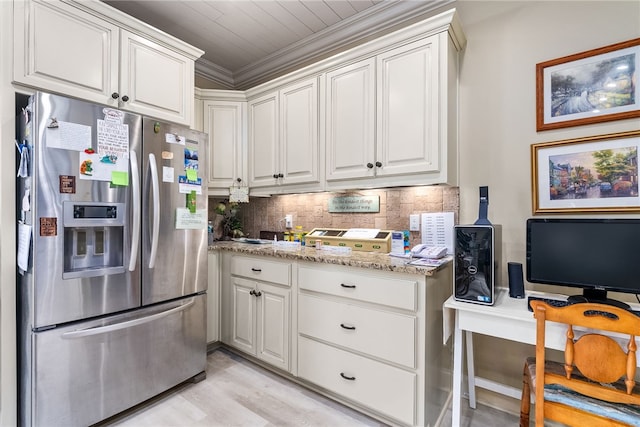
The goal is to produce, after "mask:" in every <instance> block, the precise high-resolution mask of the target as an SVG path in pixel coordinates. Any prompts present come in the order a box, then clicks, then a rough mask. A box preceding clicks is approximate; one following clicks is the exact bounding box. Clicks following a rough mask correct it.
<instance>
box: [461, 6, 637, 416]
mask: <svg viewBox="0 0 640 427" xmlns="http://www.w3.org/2000/svg"><path fill="white" fill-rule="evenodd" d="M456 7H457V8H458V11H459V13H460V17H461V20H462V25H463V28H464V30H465V33H466V35H467V40H468V44H467V47H466V50H465V52H464V53H463V59H462V63H461V75H460V223H463V224H464V223H473V222H474V221H475V219H476V218H477V216H478V187H479V186H482V185H488V186H489V219H490V220H491V221H492V222H493V223H495V224H501V225H502V227H503V243H502V253H503V259H502V261H503V266H505V268H504V269H503V271H502V278H503V282H502V283H503V285H505V286H506V285H507V280H506V262H507V261H514V262H520V263H524V258H525V249H526V248H525V222H526V219H527V218H529V217H531V216H532V199H531V163H530V162H531V159H530V155H529V149H530V145H531V144H534V143H539V142H550V141H557V140H563V139H569V138H578V137H585V136H591V135H600V134H609V133H614V132H621V131H626V130H633V129H640V120H636V119H632V120H621V121H617V122H609V123H602V124H597V125H590V126H578V127H573V128H565V129H562V130H551V131H544V132H536V115H535V114H536V99H535V88H536V85H535V66H536V63H539V62H544V61H547V60H551V59H555V58H560V57H563V56H567V55H571V54H575V53H579V52H583V51H586V50H591V49H594V48H598V47H602V46H606V45H609V44H614V43H618V42H621V41H625V40H629V39H633V38H637V37H640V2H639V1H584V2H577V1H511V2H509V1H495V2H488V1H460V2H458V4H457V5H456ZM627 216H629V215H627ZM635 216H636V217H637V216H638V215H635ZM527 288H528V289H540V290H544V289H549V288H542V287H534V286H533V285H531V284H527ZM565 291H566V289H565ZM505 327H508V325H505ZM532 354H533V348H532V347H529V346H525V345H513V344H509V343H506V342H500V341H499V340H492V339H487V338H483V337H478V338H477V339H476V365H477V371H479V374H480V375H484V376H488V377H491V378H494V379H496V380H501V381H505V382H507V383H509V384H510V385H512V386H514V387H520V384H521V371H522V366H523V358H524V356H525V355H532ZM496 356H499V357H496ZM480 398H481V399H482V398H484V399H485V400H486V399H491V400H492V401H493V402H494V403H496V401H495V399H494V396H490V395H487V394H484V395H481V397H480ZM498 403H499V404H505V402H503V401H500V402H498ZM506 404H507V405H509V408H510V409H512V410H514V411H515V410H516V406H515V402H509V401H507V402H506Z"/></svg>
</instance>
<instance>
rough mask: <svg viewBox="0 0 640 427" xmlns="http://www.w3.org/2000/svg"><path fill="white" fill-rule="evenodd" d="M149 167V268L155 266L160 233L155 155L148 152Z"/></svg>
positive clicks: (158, 189)
mask: <svg viewBox="0 0 640 427" xmlns="http://www.w3.org/2000/svg"><path fill="white" fill-rule="evenodd" d="M149 169H150V170H151V187H152V189H153V229H152V232H151V253H150V254H149V268H153V267H155V266H156V254H157V253H158V238H159V235H160V188H159V185H158V167H157V165H156V156H155V155H154V154H153V153H149Z"/></svg>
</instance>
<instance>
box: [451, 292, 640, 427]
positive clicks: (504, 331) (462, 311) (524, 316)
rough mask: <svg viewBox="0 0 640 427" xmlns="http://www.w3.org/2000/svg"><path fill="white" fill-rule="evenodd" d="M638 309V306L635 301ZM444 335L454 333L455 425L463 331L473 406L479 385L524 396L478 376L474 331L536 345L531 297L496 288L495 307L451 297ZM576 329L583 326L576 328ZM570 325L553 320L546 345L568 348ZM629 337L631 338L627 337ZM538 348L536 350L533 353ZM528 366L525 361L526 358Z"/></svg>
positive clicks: (509, 394)
mask: <svg viewBox="0 0 640 427" xmlns="http://www.w3.org/2000/svg"><path fill="white" fill-rule="evenodd" d="M529 295H544V294H541V293H539V292H531V291H527V296H529ZM631 305H632V306H633V308H634V310H636V309H638V307H637V306H636V305H635V304H631ZM443 316H444V319H443V328H444V333H443V338H444V343H445V344H446V343H447V341H449V338H450V337H451V333H452V332H453V339H454V341H453V404H452V409H451V421H452V426H453V427H457V426H459V425H460V405H461V398H462V378H463V367H462V352H463V343H462V332H463V331H464V332H465V338H466V339H465V341H466V350H467V376H468V382H469V406H471V407H472V408H474V409H475V407H476V396H475V387H476V386H477V387H482V388H485V389H488V390H492V391H494V392H497V393H501V394H504V395H507V396H511V397H514V398H516V399H520V395H521V391H520V389H516V388H514V387H509V386H506V385H503V384H499V383H497V382H495V381H491V380H487V379H485V378H480V377H476V376H475V373H474V363H473V333H478V334H484V335H488V336H492V337H497V338H503V339H506V340H510V341H516V342H521V343H526V344H531V345H535V343H536V324H535V319H534V318H533V313H532V312H530V311H529V310H527V298H526V297H525V298H524V299H516V298H510V297H509V290H508V289H505V288H500V289H498V290H496V303H495V304H494V305H492V306H487V305H480V304H471V303H468V302H460V301H455V300H454V299H453V296H451V297H450V298H449V299H448V300H447V301H445V303H444V305H443ZM575 330H576V332H579V331H580V329H579V328H576V329H575ZM565 334H566V326H563V325H561V324H556V323H552V322H549V323H548V324H547V332H546V340H545V341H546V347H547V348H552V349H556V350H564V347H565V340H566V335H565ZM627 340H628V337H627ZM534 354H535V351H534V350H533V349H532V351H531V355H532V356H533V355H534ZM522 363H523V366H524V360H523V361H522ZM638 366H640V358H638Z"/></svg>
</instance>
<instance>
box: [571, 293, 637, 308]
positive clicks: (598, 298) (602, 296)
mask: <svg viewBox="0 0 640 427" xmlns="http://www.w3.org/2000/svg"><path fill="white" fill-rule="evenodd" d="M568 301H569V303H571V304H576V303H579V302H592V303H597V304H607V305H613V306H615V307H620V308H624V309H625V310H630V309H631V307H630V306H629V304H626V303H624V302H622V301H618V300H615V299H609V298H607V291H603V290H600V289H583V290H582V295H571V296H570V297H569V298H568Z"/></svg>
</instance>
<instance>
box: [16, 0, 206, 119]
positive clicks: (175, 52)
mask: <svg viewBox="0 0 640 427" xmlns="http://www.w3.org/2000/svg"><path fill="white" fill-rule="evenodd" d="M76 6H77V7H76ZM141 28H142V29H144V31H145V32H146V33H142V32H141V30H140V29H141ZM201 54H202V51H200V50H197V49H195V48H193V47H191V46H189V45H186V44H184V43H182V42H180V41H179V40H177V39H174V38H173V37H171V36H168V35H167V34H164V33H161V32H159V31H158V32H157V33H156V32H155V31H154V30H153V29H152V28H150V27H149V26H147V25H144V24H142V23H140V22H139V21H136V20H134V19H133V18H131V17H128V16H127V15H125V14H122V13H120V12H118V11H116V10H115V9H113V8H111V7H109V6H108V5H106V4H104V3H101V2H97V1H95V2H94V1H84V2H80V3H77V5H71V4H68V3H65V2H61V1H55V0H51V1H42V0H27V1H16V2H14V53H13V55H14V57H13V69H14V73H13V80H14V81H15V82H18V83H21V84H24V85H27V86H31V87H35V88H37V89H42V90H47V91H52V92H57V93H61V94H64V95H68V96H73V97H76V98H80V99H84V100H87V101H92V102H96V103H100V104H106V105H110V106H112V107H115V108H122V109H126V110H129V111H133V112H137V113H140V114H144V115H148V116H152V117H156V118H158V119H163V120H168V121H172V122H176V123H181V124H186V125H191V122H192V115H193V93H194V61H195V59H197V58H198V57H199V56H200V55H201ZM159 70H162V72H159Z"/></svg>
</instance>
